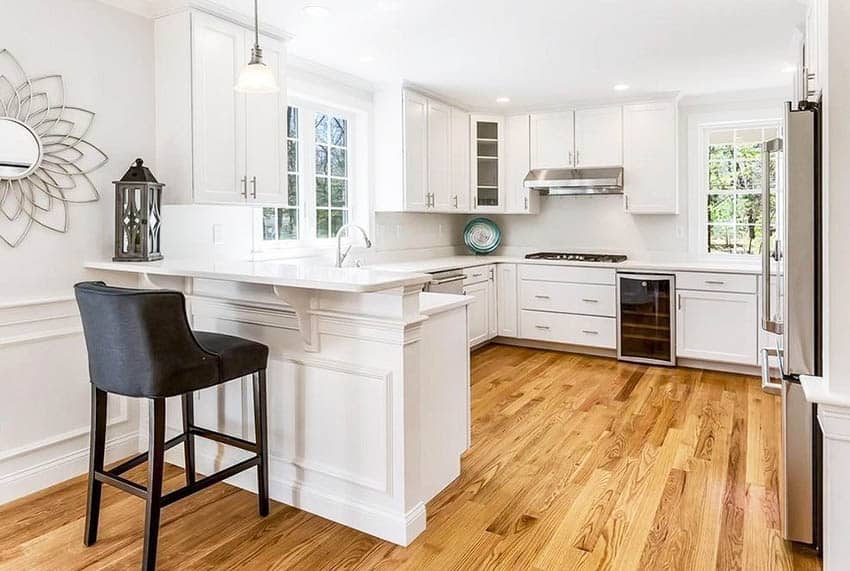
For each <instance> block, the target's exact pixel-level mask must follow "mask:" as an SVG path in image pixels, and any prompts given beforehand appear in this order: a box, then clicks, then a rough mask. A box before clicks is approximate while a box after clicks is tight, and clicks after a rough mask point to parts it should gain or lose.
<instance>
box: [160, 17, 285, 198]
mask: <svg viewBox="0 0 850 571" xmlns="http://www.w3.org/2000/svg"><path fill="white" fill-rule="evenodd" d="M155 40H156V47H157V49H156V60H155V73H156V95H157V96H156V106H157V113H156V121H157V124H156V143H157V144H156V165H157V172H159V173H161V175H160V176H161V177H162V179H163V180H165V181H167V183H168V186H169V189H170V190H169V192H167V193H166V194H165V195H164V199H165V200H166V201H167V202H169V203H178V204H190V203H207V204H262V203H278V202H281V201H283V200H285V197H286V185H285V182H286V181H285V177H284V173H285V167H284V164H285V158H286V149H285V147H284V141H285V140H286V136H285V125H286V89H285V81H284V79H285V78H284V71H283V70H284V61H285V57H286V56H285V54H286V52H285V47H284V45H283V42H282V41H281V40H279V39H276V38H270V37H266V36H261V37H260V45H261V46H262V48H263V56H264V60H265V63H266V65H268V66H269V67H270V68H271V69H272V70H273V72H274V73H275V75H276V78H277V80H278V85H280V87H281V90H280V92H279V93H274V94H263V95H254V94H249V95H246V94H242V93H237V92H235V91H234V90H233V86H234V84H235V83H236V79H237V77H238V74H239V71H240V70H241V69H242V67H243V66H244V65H246V64H247V63H248V60H249V59H250V56H251V46H252V45H253V35H252V32H251V31H250V30H249V29H248V28H245V27H242V26H239V25H237V24H234V23H232V22H229V21H225V20H222V19H219V18H216V17H214V16H211V15H209V14H205V13H201V12H194V11H184V12H179V13H176V14H172V15H169V16H165V17H162V18H159V19H157V20H156V23H155Z"/></svg>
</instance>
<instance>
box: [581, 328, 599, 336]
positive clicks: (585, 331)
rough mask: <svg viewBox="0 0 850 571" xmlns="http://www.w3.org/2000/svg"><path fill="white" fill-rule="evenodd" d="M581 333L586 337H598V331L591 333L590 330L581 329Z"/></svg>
mask: <svg viewBox="0 0 850 571" xmlns="http://www.w3.org/2000/svg"><path fill="white" fill-rule="evenodd" d="M581 332H582V333H586V334H588V335H599V331H593V330H591V329H582V330H581Z"/></svg>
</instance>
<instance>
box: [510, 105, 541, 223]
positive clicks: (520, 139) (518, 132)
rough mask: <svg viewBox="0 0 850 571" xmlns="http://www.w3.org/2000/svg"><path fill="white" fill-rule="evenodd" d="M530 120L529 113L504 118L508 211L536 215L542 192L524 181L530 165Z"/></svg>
mask: <svg viewBox="0 0 850 571" xmlns="http://www.w3.org/2000/svg"><path fill="white" fill-rule="evenodd" d="M530 128H531V119H530V116H528V115H516V116H513V117H508V118H507V120H506V121H505V212H506V213H508V214H537V212H539V209H540V195H539V194H538V193H537V192H536V191H529V190H528V189H527V188H525V186H523V181H524V180H525V177H526V175H527V174H528V171H529V169H530V168H531V155H530V151H531V132H530Z"/></svg>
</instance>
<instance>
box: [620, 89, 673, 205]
mask: <svg viewBox="0 0 850 571" xmlns="http://www.w3.org/2000/svg"><path fill="white" fill-rule="evenodd" d="M676 141H677V137H676V103H675V102H674V101H656V102H652V103H639V104H634V105H625V106H624V107H623V171H624V172H623V192H624V194H625V207H626V210H627V211H628V212H630V213H632V214H676V213H678V211H679V189H678V180H677V179H678V174H677V173H678V171H677V149H676Z"/></svg>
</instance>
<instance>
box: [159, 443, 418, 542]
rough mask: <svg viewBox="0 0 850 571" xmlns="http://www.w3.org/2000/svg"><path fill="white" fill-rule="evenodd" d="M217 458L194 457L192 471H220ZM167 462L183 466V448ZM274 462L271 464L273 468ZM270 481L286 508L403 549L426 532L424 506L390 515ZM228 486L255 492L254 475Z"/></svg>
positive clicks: (244, 474)
mask: <svg viewBox="0 0 850 571" xmlns="http://www.w3.org/2000/svg"><path fill="white" fill-rule="evenodd" d="M217 460H220V459H216V458H213V457H210V456H207V455H204V454H197V455H196V458H195V463H196V465H195V468H196V470H197V471H198V472H200V473H201V474H211V473H213V472H215V471H216V470H218V469H220V467H219V466H218V465H217ZM166 461H167V462H169V463H171V464H174V465H176V466H180V467H183V466H184V462H183V453H182V448H178V449H174V450H171V451H169V454H167V455H166ZM273 464H274V460H273V461H272V465H273ZM271 472H272V474H271V476H270V478H269V495H270V496H271V497H272V499H274V500H276V501H278V502H282V503H284V504H286V505H289V506H292V507H294V508H298V509H300V510H304V511H306V512H309V513H312V514H315V515H318V516H320V517H323V518H325V519H329V520H331V521H334V522H337V523H339V524H341V525H344V526H347V527H350V528H353V529H356V530H358V531H362V532H363V533H368V534H369V535H373V536H375V537H377V538H379V539H383V540H385V541H389V542H392V543H395V544H396V545H401V546H403V547H406V546H408V545H410V543H411V542H412V541H413V540H414V539H416V537H417V536H418V535H419V534H420V533H422V532H423V531H425V520H426V512H425V504H423V503H419V504H417V505H416V506H414V507H413V508H412V509H411V510H409V511H408V512H406V513H405V512H391V511H388V510H386V509H382V508H378V507H375V506H370V505H367V504H363V503H361V502H357V501H354V500H352V499H351V498H344V497H340V496H336V495H333V494H331V493H328V492H327V491H324V490H317V489H315V488H310V487H306V486H304V485H303V484H301V483H299V482H292V481H288V480H283V479H280V478H276V477H275V476H274V471H273V470H272V471H271ZM225 481H226V482H227V483H228V484H231V485H233V486H236V487H238V488H242V489H243V490H248V491H249V492H252V493H257V475H256V472H255V471H254V470H247V471H245V472H242V473H240V474H237V475H236V476H234V477H232V478H229V479H228V480H225Z"/></svg>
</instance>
